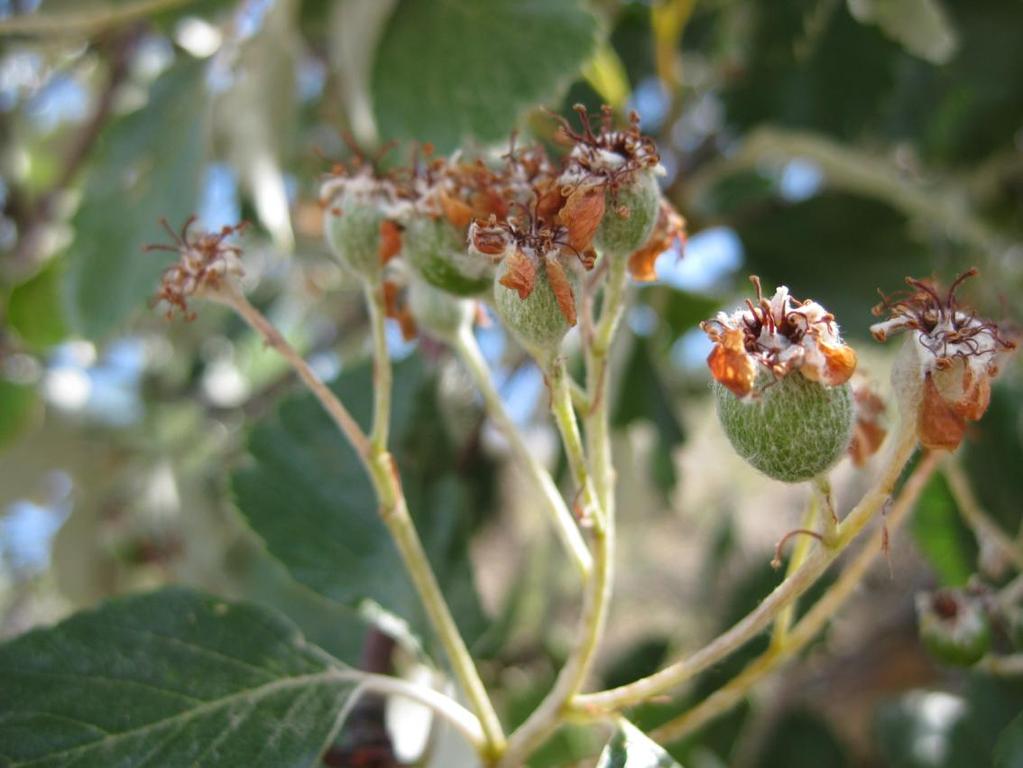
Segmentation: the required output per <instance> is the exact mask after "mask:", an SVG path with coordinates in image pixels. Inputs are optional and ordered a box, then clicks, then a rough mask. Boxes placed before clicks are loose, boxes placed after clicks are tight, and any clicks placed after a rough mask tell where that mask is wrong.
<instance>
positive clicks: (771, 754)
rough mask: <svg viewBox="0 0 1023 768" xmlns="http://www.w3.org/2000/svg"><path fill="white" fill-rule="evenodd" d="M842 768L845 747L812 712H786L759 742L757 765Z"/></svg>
mask: <svg viewBox="0 0 1023 768" xmlns="http://www.w3.org/2000/svg"><path fill="white" fill-rule="evenodd" d="M825 765H826V766H827V767H828V768H843V767H844V766H847V765H849V759H848V758H847V757H846V750H845V749H844V748H843V746H842V743H841V742H840V741H839V740H838V739H837V737H836V736H835V734H834V733H833V732H832V730H831V728H830V727H829V726H828V723H827V721H826V720H824V719H823V718H821V717H818V716H817V715H815V714H813V713H812V712H805V711H795V712H786V713H785V714H784V715H782V717H781V718H780V722H778V723H777V724H776V725H775V727H774V730H773V731H772V732H771V735H770V737H769V738H768V739H767V741H766V743H765V744H764V745H763V747H762V749H761V751H760V754H759V760H758V762H757V766H758V768H777V767H778V766H785V768H819V766H825Z"/></svg>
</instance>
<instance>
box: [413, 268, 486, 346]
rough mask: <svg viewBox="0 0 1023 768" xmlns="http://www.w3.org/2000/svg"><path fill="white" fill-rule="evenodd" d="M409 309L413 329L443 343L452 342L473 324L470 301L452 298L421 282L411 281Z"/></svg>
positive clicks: (448, 294)
mask: <svg viewBox="0 0 1023 768" xmlns="http://www.w3.org/2000/svg"><path fill="white" fill-rule="evenodd" d="M408 306H409V310H410V311H411V312H412V317H413V318H414V319H415V321H416V325H418V326H419V327H420V328H422V329H423V330H424V331H426V332H427V333H428V334H430V335H431V336H434V337H436V338H438V339H441V340H442V341H448V340H450V339H454V338H455V336H457V335H458V333H459V331H461V330H462V329H463V328H466V327H468V326H469V324H470V323H471V322H472V314H473V302H472V301H469V300H466V299H459V298H457V297H455V296H452V295H451V294H450V293H447V292H446V291H442V290H440V289H439V288H435V287H434V286H432V285H430V284H429V283H427V282H426V281H424V280H413V281H412V284H411V285H410V286H409V292H408Z"/></svg>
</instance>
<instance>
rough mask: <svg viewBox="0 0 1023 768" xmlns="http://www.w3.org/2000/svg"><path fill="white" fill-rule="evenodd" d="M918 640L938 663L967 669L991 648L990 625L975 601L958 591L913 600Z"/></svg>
mask: <svg viewBox="0 0 1023 768" xmlns="http://www.w3.org/2000/svg"><path fill="white" fill-rule="evenodd" d="M916 611H917V620H918V622H919V627H920V639H921V640H922V641H923V644H924V646H925V647H926V648H927V650H928V651H929V652H930V653H931V654H932V655H933V656H934V657H935V658H936V659H938V660H939V661H942V662H944V663H945V664H950V665H953V666H957V667H969V666H972V665H973V664H976V663H977V662H978V661H980V660H981V659H982V658H983V657H984V656H985V655H986V654H987V652H988V650H989V649H990V648H991V625H990V622H989V621H988V617H987V614H986V613H985V611H984V607H983V606H982V605H981V604H980V602H979V601H978V600H976V599H975V598H973V597H971V596H970V595H968V594H966V593H965V592H963V591H962V590H958V589H942V590H939V591H938V592H935V593H934V594H920V595H917V598H916Z"/></svg>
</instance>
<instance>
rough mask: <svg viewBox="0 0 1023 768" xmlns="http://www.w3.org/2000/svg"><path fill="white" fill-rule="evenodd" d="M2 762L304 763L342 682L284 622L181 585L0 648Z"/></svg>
mask: <svg viewBox="0 0 1023 768" xmlns="http://www.w3.org/2000/svg"><path fill="white" fill-rule="evenodd" d="M0 679H2V680H3V681H4V682H3V691H4V694H3V696H2V697H0V764H2V765H4V766H5V768H19V766H26V767H27V766H32V767H33V768H57V766H70V765H75V766H79V767H80V768H91V767H92V766H95V767H96V768H107V767H109V766H115V765H116V766H120V767H121V768H130V767H132V766H142V765H150V766H152V765H159V766H162V767H163V768H174V767H175V766H192V765H235V766H242V765H244V766H250V765H251V766H256V765H261V766H283V765H287V766H313V765H319V759H320V755H321V754H322V752H323V750H324V748H325V747H326V745H327V744H328V743H329V742H330V740H331V738H332V736H333V735H334V733H335V731H336V730H337V727H338V725H339V722H338V720H339V714H340V713H341V711H342V709H343V707H344V705H345V703H346V702H347V701H348V700H349V699H350V697H351V694H352V691H353V689H354V687H355V681H354V680H353V678H352V676H350V675H346V673H345V671H344V669H343V668H341V667H340V666H339V665H337V664H336V663H335V662H334V661H333V660H332V659H331V658H330V657H329V656H327V655H326V654H325V653H323V652H322V651H320V650H319V649H318V648H316V647H315V646H312V645H309V644H308V643H306V641H305V640H304V638H303V637H302V636H301V635H300V634H299V632H298V630H297V629H296V628H295V627H294V626H293V625H292V624H290V623H288V622H287V621H285V620H284V619H281V618H278V617H277V616H276V615H274V614H271V613H268V612H266V611H264V610H263V609H260V608H256V607H255V606H250V605H245V604H241V603H229V602H226V601H223V600H219V599H217V598H214V597H210V596H205V595H200V594H197V593H195V592H191V591H189V590H185V589H179V588H171V589H165V590H162V591H159V592H155V593H151V594H147V595H141V596H133V597H128V598H123V599H119V600H114V601H111V602H108V603H106V604H104V605H102V606H101V607H100V608H98V609H96V610H92V611H88V612H83V613H79V614H76V615H74V616H72V617H71V618H70V619H68V620H66V621H64V622H62V623H60V624H58V625H57V626H55V627H52V628H48V629H41V630H36V631H33V632H29V633H28V634H26V635H23V636H21V637H19V638H17V639H15V640H13V641H11V642H9V643H7V644H6V645H4V646H2V647H0Z"/></svg>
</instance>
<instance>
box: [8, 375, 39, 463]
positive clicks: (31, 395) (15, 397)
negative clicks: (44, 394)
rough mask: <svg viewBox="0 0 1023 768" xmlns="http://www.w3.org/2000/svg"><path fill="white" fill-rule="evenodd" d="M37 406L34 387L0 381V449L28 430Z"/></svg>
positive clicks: (37, 410)
mask: <svg viewBox="0 0 1023 768" xmlns="http://www.w3.org/2000/svg"><path fill="white" fill-rule="evenodd" d="M39 406H40V402H39V393H38V392H37V391H36V388H35V387H34V386H32V385H31V384H15V383H14V382H12V381H7V380H6V379H0V448H2V447H3V446H4V445H6V444H7V443H8V442H10V441H12V440H14V439H15V438H16V437H18V435H20V434H21V433H22V432H24V431H25V430H26V429H28V427H29V426H30V425H31V424H32V421H33V418H34V416H35V415H36V414H37V413H38V412H39Z"/></svg>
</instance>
